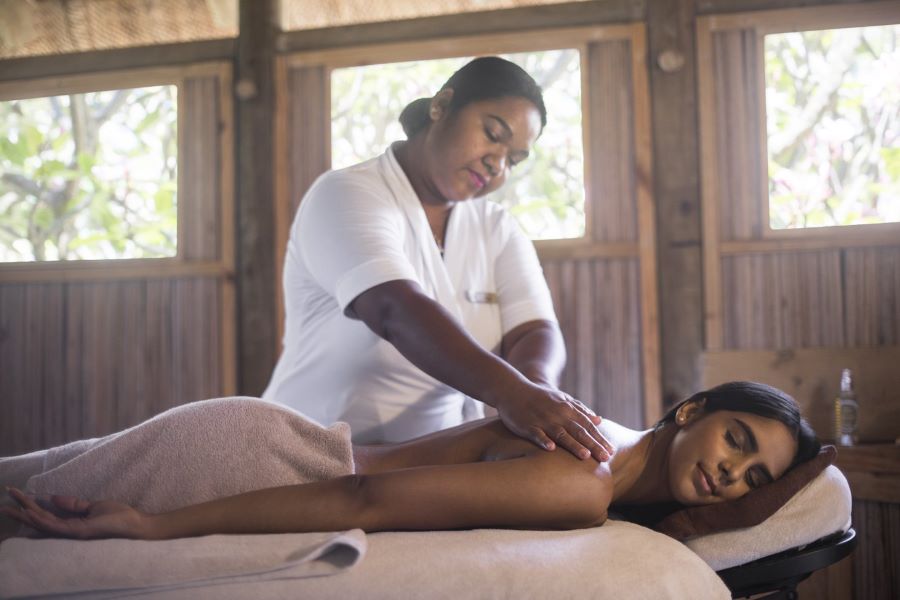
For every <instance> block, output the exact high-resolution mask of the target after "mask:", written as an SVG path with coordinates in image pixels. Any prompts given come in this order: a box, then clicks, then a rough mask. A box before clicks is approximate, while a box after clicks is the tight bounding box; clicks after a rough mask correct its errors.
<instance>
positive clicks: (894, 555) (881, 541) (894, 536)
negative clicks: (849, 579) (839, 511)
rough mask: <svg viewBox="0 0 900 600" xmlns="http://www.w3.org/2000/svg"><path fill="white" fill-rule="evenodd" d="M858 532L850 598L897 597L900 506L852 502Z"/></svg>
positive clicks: (899, 589)
mask: <svg viewBox="0 0 900 600" xmlns="http://www.w3.org/2000/svg"><path fill="white" fill-rule="evenodd" d="M853 526H854V527H855V528H856V529H857V530H858V531H859V532H860V536H859V543H858V544H857V546H856V550H854V552H853V588H854V590H853V597H854V598H865V599H866V600H869V599H871V600H882V599H883V600H893V599H894V598H896V597H897V596H898V594H900V574H898V571H897V563H898V558H900V504H884V503H880V502H869V501H866V500H854V501H853Z"/></svg>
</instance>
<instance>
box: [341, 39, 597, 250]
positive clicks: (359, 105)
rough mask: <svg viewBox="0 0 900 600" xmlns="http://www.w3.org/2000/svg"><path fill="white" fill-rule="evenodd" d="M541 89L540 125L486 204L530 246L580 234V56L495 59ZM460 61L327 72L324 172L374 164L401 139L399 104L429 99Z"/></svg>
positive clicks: (554, 53)
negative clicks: (499, 208)
mask: <svg viewBox="0 0 900 600" xmlns="http://www.w3.org/2000/svg"><path fill="white" fill-rule="evenodd" d="M503 56H504V57H505V58H507V59H509V60H511V61H513V62H515V63H517V64H519V65H520V66H522V67H523V68H524V69H525V70H526V71H527V72H528V73H530V74H531V75H532V76H533V77H534V78H535V80H536V81H537V82H538V83H539V84H540V85H541V87H542V88H543V89H544V102H545V104H546V106H547V113H548V121H547V126H546V128H545V129H544V131H543V133H542V134H541V137H540V138H539V139H538V141H537V143H536V144H535V147H534V148H533V151H532V153H531V156H530V157H529V158H528V159H527V160H526V161H524V162H523V163H522V164H521V165H519V166H517V167H516V169H515V170H513V171H512V173H511V174H510V178H509V180H508V181H507V182H506V184H505V185H504V186H503V188H501V189H500V190H498V191H497V192H495V193H494V194H493V195H492V196H491V198H492V199H493V200H495V201H497V202H499V203H500V204H502V205H503V206H505V207H506V208H507V209H508V210H509V211H510V212H511V213H512V214H513V215H514V216H515V217H516V218H517V219H518V220H519V222H520V223H521V225H522V227H523V228H524V230H525V231H526V233H528V235H530V236H531V238H532V239H561V238H578V237H582V236H583V235H584V233H585V217H584V210H585V209H584V205H585V202H584V198H585V192H584V150H583V147H582V129H581V105H582V104H581V53H580V52H579V51H578V50H576V49H564V50H547V51H541V52H524V53H516V54H506V55H503ZM469 60H471V57H467V58H449V59H438V60H423V61H413V62H399V63H390V64H379V65H371V66H362V67H348V68H340V69H334V70H333V71H332V72H331V98H332V101H331V116H332V125H331V140H332V149H331V152H332V166H333V167H334V168H341V167H346V166H349V165H352V164H354V163H357V162H359V161H361V160H365V159H368V158H371V157H373V156H376V155H378V154H380V153H381V152H383V151H384V150H385V148H387V147H388V146H389V145H390V143H391V142H393V141H396V140H402V139H404V138H405V136H404V134H403V130H402V128H401V127H400V123H399V122H398V120H397V118H398V116H399V115H400V111H401V110H402V109H403V107H404V106H406V104H408V103H409V102H412V101H413V100H415V99H417V98H421V97H427V96H432V95H433V94H434V93H435V92H437V91H438V90H439V89H440V86H441V85H443V83H444V82H445V81H446V80H447V79H448V78H449V77H450V75H451V74H452V73H453V72H454V71H455V70H456V69H458V68H459V67H461V66H462V65H463V64H465V63H466V62H468V61H469Z"/></svg>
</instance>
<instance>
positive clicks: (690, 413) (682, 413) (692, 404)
mask: <svg viewBox="0 0 900 600" xmlns="http://www.w3.org/2000/svg"><path fill="white" fill-rule="evenodd" d="M704 406H706V398H698V399H697V400H689V401H688V402H685V403H684V404H682V405H681V406H679V407H678V410H677V411H676V412H675V424H676V425H678V426H679V427H683V426H684V425H688V424H690V423H692V422H694V421H695V420H696V419H697V418H698V417H699V416H700V415H702V414H703V407H704Z"/></svg>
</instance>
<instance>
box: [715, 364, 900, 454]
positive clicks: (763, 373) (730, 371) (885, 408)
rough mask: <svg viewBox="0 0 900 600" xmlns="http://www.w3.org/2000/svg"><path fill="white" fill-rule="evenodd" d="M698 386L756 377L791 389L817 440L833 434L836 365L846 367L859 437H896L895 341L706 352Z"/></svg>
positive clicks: (899, 429) (899, 404)
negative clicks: (855, 400) (852, 388)
mask: <svg viewBox="0 0 900 600" xmlns="http://www.w3.org/2000/svg"><path fill="white" fill-rule="evenodd" d="M701 365H702V376H703V387H704V388H708V387H711V386H713V385H717V384H719V383H723V382H725V381H734V380H752V381H761V382H763V383H767V384H769V385H773V386H775V387H777V388H780V389H782V390H784V391H786V392H787V393H789V394H791V395H792V396H793V397H794V398H795V399H796V400H797V402H799V403H800V406H801V409H802V411H803V414H804V416H806V418H807V419H808V420H809V422H810V424H811V425H812V426H813V428H814V429H815V430H816V432H817V433H818V434H819V436H820V437H822V438H823V439H833V414H834V404H833V403H834V398H835V397H836V396H837V393H838V391H839V388H840V377H841V370H842V369H844V368H849V369H851V371H852V373H853V380H854V385H855V390H856V394H857V397H858V401H859V404H860V410H859V437H860V440H861V442H873V443H874V442H884V441H889V442H891V443H892V442H893V441H894V439H896V438H898V437H900V395H898V394H897V390H900V369H898V368H897V365H900V346H886V347H883V348H809V349H796V350H792V349H786V350H782V351H772V350H731V351H718V352H706V353H704V355H703V358H702V362H701Z"/></svg>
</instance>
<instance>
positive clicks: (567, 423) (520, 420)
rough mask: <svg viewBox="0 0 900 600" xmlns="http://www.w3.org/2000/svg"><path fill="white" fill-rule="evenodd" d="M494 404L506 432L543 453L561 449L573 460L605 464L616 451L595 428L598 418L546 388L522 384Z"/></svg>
mask: <svg viewBox="0 0 900 600" xmlns="http://www.w3.org/2000/svg"><path fill="white" fill-rule="evenodd" d="M516 392H517V393H511V394H505V395H504V398H503V399H502V400H498V401H496V403H495V404H494V405H495V407H496V408H497V411H498V412H499V413H500V419H501V420H502V421H503V424H504V425H506V427H507V429H509V430H510V431H512V432H513V433H515V434H516V435H518V436H520V437H523V438H525V439H527V440H530V441H532V442H534V443H535V444H536V445H538V446H540V447H541V448H544V449H545V450H554V449H555V448H556V446H562V447H563V448H565V449H566V450H568V451H569V452H571V453H572V454H574V455H575V456H576V457H578V458H580V459H587V458H590V457H591V456H593V457H594V458H595V459H596V460H598V461H600V462H604V461H607V460H609V458H610V457H611V456H612V453H613V452H614V451H615V448H614V446H613V445H612V444H611V443H610V442H609V440H607V439H606V438H605V437H604V436H603V434H602V433H600V430H599V429H597V425H599V423H600V420H601V419H600V417H598V416H597V415H595V414H594V413H593V411H591V409H589V408H588V407H586V406H585V405H584V404H582V403H581V402H579V401H578V400H576V399H574V398H572V396H570V395H568V394H566V393H565V392H562V391H560V390H557V389H555V388H552V387H549V386H542V385H537V384H532V383H526V384H523V386H522V389H521V390H518V389H517V390H516Z"/></svg>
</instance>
